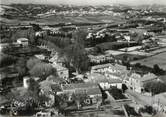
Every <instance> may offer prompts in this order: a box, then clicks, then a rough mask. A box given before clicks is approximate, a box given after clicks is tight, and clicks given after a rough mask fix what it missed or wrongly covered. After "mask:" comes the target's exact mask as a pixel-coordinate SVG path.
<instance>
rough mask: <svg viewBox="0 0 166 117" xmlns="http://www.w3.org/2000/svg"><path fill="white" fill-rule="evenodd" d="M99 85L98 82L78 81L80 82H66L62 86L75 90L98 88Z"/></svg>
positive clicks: (64, 88)
mask: <svg viewBox="0 0 166 117" xmlns="http://www.w3.org/2000/svg"><path fill="white" fill-rule="evenodd" d="M96 87H98V85H97V84H96V83H78V84H65V85H63V86H62V89H63V90H74V89H86V88H96Z"/></svg>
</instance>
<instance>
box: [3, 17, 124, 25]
mask: <svg viewBox="0 0 166 117" xmlns="http://www.w3.org/2000/svg"><path fill="white" fill-rule="evenodd" d="M0 19H1V22H3V23H7V24H13V25H15V24H19V23H20V24H29V23H39V24H49V25H52V24H56V23H69V22H71V23H111V22H115V23H120V22H122V19H121V18H119V17H114V16H102V15H97V16H76V17H75V16H55V15H53V16H48V17H44V18H37V19H34V20H33V19H32V20H30V19H27V20H20V19H17V18H15V19H7V18H2V17H0Z"/></svg>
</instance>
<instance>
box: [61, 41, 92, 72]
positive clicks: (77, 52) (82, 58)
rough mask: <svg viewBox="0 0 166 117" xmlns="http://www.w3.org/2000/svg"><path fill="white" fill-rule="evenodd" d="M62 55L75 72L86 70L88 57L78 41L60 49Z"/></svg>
mask: <svg viewBox="0 0 166 117" xmlns="http://www.w3.org/2000/svg"><path fill="white" fill-rule="evenodd" d="M62 56H63V58H64V59H66V61H67V62H68V63H69V64H70V65H72V67H74V68H75V70H76V72H77V73H81V72H82V71H86V70H87V69H88V67H89V58H88V56H87V54H86V51H85V49H84V47H83V46H82V45H80V44H78V43H75V44H72V45H70V46H67V47H66V48H64V50H63V51H62Z"/></svg>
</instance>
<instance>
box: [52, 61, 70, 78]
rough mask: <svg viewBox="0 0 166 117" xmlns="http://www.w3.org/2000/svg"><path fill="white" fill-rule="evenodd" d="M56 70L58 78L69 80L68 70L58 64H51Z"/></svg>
mask: <svg viewBox="0 0 166 117" xmlns="http://www.w3.org/2000/svg"><path fill="white" fill-rule="evenodd" d="M51 65H52V66H53V67H54V68H56V70H57V74H58V76H59V77H60V78H63V79H66V80H67V79H68V78H69V70H68V69H67V68H66V67H63V66H61V65H59V64H55V63H52V64H51Z"/></svg>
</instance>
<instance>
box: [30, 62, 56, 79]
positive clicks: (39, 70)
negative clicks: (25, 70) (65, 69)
mask: <svg viewBox="0 0 166 117" xmlns="http://www.w3.org/2000/svg"><path fill="white" fill-rule="evenodd" d="M30 74H31V75H32V76H35V77H40V78H41V80H44V79H46V78H47V77H48V76H49V75H57V71H56V69H55V68H53V67H52V65H51V64H47V63H38V64H36V65H35V66H34V67H33V68H32V69H31V70H30Z"/></svg>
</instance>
